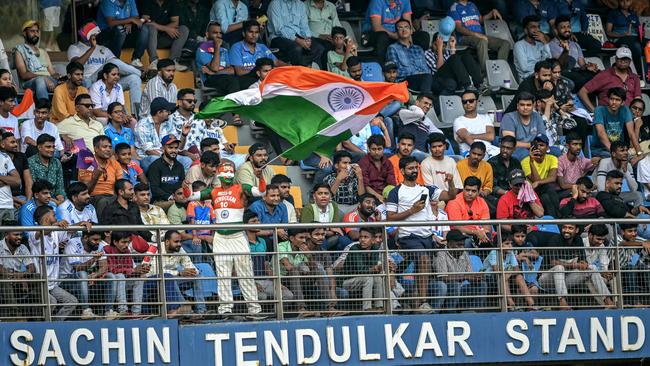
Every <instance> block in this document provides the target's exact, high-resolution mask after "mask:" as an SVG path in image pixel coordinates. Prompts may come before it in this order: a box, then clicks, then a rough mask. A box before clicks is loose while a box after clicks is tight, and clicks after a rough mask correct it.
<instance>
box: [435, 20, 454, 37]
mask: <svg viewBox="0 0 650 366" xmlns="http://www.w3.org/2000/svg"><path fill="white" fill-rule="evenodd" d="M438 29H439V30H438V34H439V35H440V37H442V40H443V41H445V42H448V41H449V37H451V34H452V33H454V30H456V22H455V21H454V19H453V18H452V17H450V16H446V17H444V18H442V19H441V20H440V26H439V28H438Z"/></svg>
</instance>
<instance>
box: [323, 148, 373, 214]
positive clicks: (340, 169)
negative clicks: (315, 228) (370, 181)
mask: <svg viewBox="0 0 650 366" xmlns="http://www.w3.org/2000/svg"><path fill="white" fill-rule="evenodd" d="M332 160H333V162H334V169H336V170H335V171H334V172H332V173H330V174H328V175H327V176H325V178H324V179H323V182H324V183H325V184H327V185H328V186H329V187H330V191H331V192H332V196H333V198H332V200H333V201H334V202H336V204H337V205H338V207H339V209H340V210H341V211H342V213H343V214H347V213H348V212H350V211H353V210H354V209H355V208H356V206H357V204H358V203H359V197H360V196H362V195H363V194H364V193H366V188H365V183H364V180H363V172H362V171H361V167H360V166H359V165H358V164H352V155H351V154H350V153H349V152H347V151H345V150H341V151H337V152H336V153H334V157H333V158H332Z"/></svg>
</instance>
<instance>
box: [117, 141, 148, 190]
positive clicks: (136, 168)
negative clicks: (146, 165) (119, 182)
mask: <svg viewBox="0 0 650 366" xmlns="http://www.w3.org/2000/svg"><path fill="white" fill-rule="evenodd" d="M115 160H117V162H118V163H120V166H121V167H122V178H124V179H128V180H129V182H131V184H133V185H136V184H137V183H138V182H142V183H149V181H148V180H147V176H146V175H145V174H144V171H143V170H142V168H140V164H139V163H138V162H137V161H136V160H134V159H133V158H132V156H131V146H129V144H127V143H124V142H121V143H119V144H117V145H115Z"/></svg>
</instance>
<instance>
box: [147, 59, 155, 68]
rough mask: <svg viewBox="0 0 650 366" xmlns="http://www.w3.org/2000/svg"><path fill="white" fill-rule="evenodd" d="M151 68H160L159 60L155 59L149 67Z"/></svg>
mask: <svg viewBox="0 0 650 366" xmlns="http://www.w3.org/2000/svg"><path fill="white" fill-rule="evenodd" d="M147 69H149V70H158V60H153V61H151V63H150V64H149V67H147Z"/></svg>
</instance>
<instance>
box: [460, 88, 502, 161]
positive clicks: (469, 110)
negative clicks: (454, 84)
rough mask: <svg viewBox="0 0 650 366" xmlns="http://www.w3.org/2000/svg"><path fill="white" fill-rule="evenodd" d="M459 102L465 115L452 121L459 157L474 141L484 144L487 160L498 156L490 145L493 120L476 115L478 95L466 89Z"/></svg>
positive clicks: (492, 138) (492, 135) (485, 115)
mask: <svg viewBox="0 0 650 366" xmlns="http://www.w3.org/2000/svg"><path fill="white" fill-rule="evenodd" d="M461 102H462V103H463V110H464V111H465V113H464V114H463V115H462V116H458V117H456V119H455V120H454V138H455V139H456V142H458V145H459V146H458V148H459V150H460V154H461V155H465V154H466V153H467V152H468V151H469V145H471V144H473V143H474V142H476V141H480V142H482V143H483V144H485V148H486V154H487V156H488V158H490V157H492V156H495V155H497V154H498V152H497V151H498V150H499V149H498V148H497V147H496V146H493V145H492V141H494V136H495V134H494V118H491V117H490V116H488V115H487V114H484V113H480V114H479V113H478V104H479V93H478V91H477V90H475V89H468V90H465V91H464V92H463V94H461Z"/></svg>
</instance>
